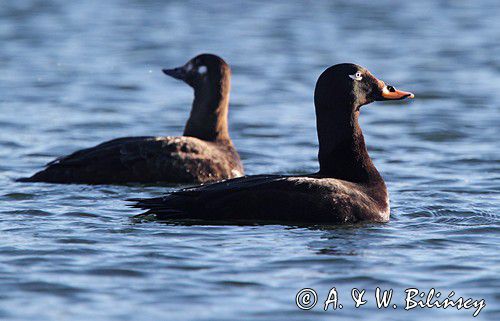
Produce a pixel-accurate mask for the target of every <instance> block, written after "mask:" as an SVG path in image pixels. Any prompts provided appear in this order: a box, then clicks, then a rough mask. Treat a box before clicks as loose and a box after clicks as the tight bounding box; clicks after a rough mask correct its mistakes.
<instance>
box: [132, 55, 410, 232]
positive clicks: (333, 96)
mask: <svg viewBox="0 0 500 321" xmlns="http://www.w3.org/2000/svg"><path fill="white" fill-rule="evenodd" d="M413 97H414V95H413V94H412V93H410V92H405V91H401V90H397V89H395V88H394V87H393V86H390V85H386V84H385V83H384V82H383V81H381V80H378V79H377V78H375V77H374V76H373V75H372V74H371V73H370V72H369V71H368V70H367V69H365V68H363V67H361V66H358V65H355V64H348V63H345V64H339V65H335V66H332V67H330V68H328V69H326V70H325V71H324V72H323V73H322V74H321V76H320V77H319V79H318V81H317V83H316V89H315V93H314V104H315V107H316V120H317V131H318V138H319V157H318V158H319V167H320V169H319V172H317V173H314V174H310V175H300V176H286V175H256V176H246V177H240V178H236V179H231V180H225V181H222V182H218V183H214V184H207V185H202V186H197V187H192V188H186V189H181V190H178V191H174V192H172V193H169V194H167V195H166V196H164V197H159V198H151V199H135V200H134V201H136V203H135V204H133V205H132V206H133V207H136V208H141V209H145V210H147V212H146V213H144V214H141V215H140V216H144V215H154V216H156V218H157V219H160V220H171V219H176V220H179V219H180V220H182V219H203V220H211V221H220V220H223V221H225V220H230V221H233V220H243V221H249V222H259V221H273V222H304V223H328V224H342V223H354V222H360V221H371V222H387V221H388V220H389V195H388V192H387V188H386V185H385V183H384V180H383V179H382V177H381V176H380V174H379V172H378V171H377V169H376V168H375V166H374V165H373V162H372V160H371V159H370V156H369V155H368V152H367V150H366V147H365V140H364V138H363V133H362V132H361V128H360V127H359V123H358V117H359V114H360V108H361V106H364V105H366V104H369V103H371V102H373V101H379V100H399V99H404V98H413Z"/></svg>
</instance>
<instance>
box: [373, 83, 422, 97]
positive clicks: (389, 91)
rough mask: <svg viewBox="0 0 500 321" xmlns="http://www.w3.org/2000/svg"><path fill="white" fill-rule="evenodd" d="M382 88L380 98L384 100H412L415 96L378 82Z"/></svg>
mask: <svg viewBox="0 0 500 321" xmlns="http://www.w3.org/2000/svg"><path fill="white" fill-rule="evenodd" d="M380 85H381V87H382V92H381V94H380V95H381V96H382V98H383V99H385V100H400V99H405V98H414V97H415V95H414V94H413V93H411V92H409V91H403V90H398V89H396V88H394V87H393V86H391V85H386V84H385V83H384V82H382V81H381V82H380Z"/></svg>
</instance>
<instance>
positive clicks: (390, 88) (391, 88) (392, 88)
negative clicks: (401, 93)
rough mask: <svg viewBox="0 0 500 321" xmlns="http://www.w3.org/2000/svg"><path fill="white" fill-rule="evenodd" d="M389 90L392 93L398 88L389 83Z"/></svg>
mask: <svg viewBox="0 0 500 321" xmlns="http://www.w3.org/2000/svg"><path fill="white" fill-rule="evenodd" d="M387 90H389V91H390V92H391V93H393V92H395V91H396V88H394V87H392V86H391V85H387Z"/></svg>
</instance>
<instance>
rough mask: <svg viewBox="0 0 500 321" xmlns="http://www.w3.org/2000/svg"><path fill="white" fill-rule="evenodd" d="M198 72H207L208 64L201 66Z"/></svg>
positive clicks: (202, 73) (201, 73)
mask: <svg viewBox="0 0 500 321" xmlns="http://www.w3.org/2000/svg"><path fill="white" fill-rule="evenodd" d="M198 73H199V74H200V75H204V74H206V73H207V66H200V68H198Z"/></svg>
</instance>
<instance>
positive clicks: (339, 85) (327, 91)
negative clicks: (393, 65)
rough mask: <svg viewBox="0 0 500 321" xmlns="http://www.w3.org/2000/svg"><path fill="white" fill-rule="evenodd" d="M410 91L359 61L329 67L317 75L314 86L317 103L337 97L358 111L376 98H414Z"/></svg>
mask: <svg viewBox="0 0 500 321" xmlns="http://www.w3.org/2000/svg"><path fill="white" fill-rule="evenodd" d="M414 97H415V95H413V94H412V93H411V92H407V91H402V90H398V89H396V88H395V87H394V86H391V85H388V84H386V83H385V82H383V81H382V80H379V79H377V78H376V77H375V76H373V75H372V74H371V73H370V71H368V70H367V69H366V68H363V67H361V66H359V65H356V64H350V63H344V64H338V65H334V66H332V67H330V68H328V69H326V70H325V71H324V72H323V73H322V74H321V76H320V77H319V79H318V82H317V84H316V90H315V102H316V103H317V105H318V104H319V105H321V104H324V103H325V102H328V101H329V102H332V101H336V102H338V103H340V104H342V105H344V106H346V107H348V108H350V107H352V108H353V109H354V110H347V112H355V111H359V108H360V107H361V106H363V105H366V104H369V103H371V102H374V101H382V100H401V99H405V98H414Z"/></svg>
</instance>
